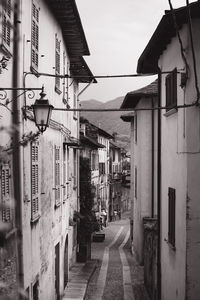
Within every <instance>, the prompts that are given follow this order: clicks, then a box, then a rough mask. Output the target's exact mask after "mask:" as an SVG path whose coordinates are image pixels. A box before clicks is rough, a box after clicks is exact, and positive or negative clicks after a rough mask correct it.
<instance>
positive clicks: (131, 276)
mask: <svg viewBox="0 0 200 300" xmlns="http://www.w3.org/2000/svg"><path fill="white" fill-rule="evenodd" d="M129 224H130V221H129V213H128V212H127V213H125V214H123V215H122V219H121V220H116V221H114V222H111V223H109V226H108V227H106V228H105V229H104V232H105V235H106V238H105V241H104V242H103V243H92V258H93V259H96V260H97V261H98V267H97V269H96V271H95V273H94V274H93V276H92V278H91V280H90V283H89V285H88V289H87V293H86V297H85V299H86V300H98V299H103V300H112V299H115V300H131V299H132V300H148V296H147V294H146V291H145V288H144V284H143V268H142V267H141V266H139V265H138V264H137V261H136V259H135V257H134V255H132V254H131V251H130V240H129V235H130V234H129Z"/></svg>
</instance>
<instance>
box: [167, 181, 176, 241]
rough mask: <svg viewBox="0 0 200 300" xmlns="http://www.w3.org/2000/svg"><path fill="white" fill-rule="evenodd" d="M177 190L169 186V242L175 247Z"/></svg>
mask: <svg viewBox="0 0 200 300" xmlns="http://www.w3.org/2000/svg"><path fill="white" fill-rule="evenodd" d="M175 210H176V190H175V189H173V188H171V187H169V188H168V242H169V243H170V244H171V245H172V246H173V247H175V222H176V215H175Z"/></svg>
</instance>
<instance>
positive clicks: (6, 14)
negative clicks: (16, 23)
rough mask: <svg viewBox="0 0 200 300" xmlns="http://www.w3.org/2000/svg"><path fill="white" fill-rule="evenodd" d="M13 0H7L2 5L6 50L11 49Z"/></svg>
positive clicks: (3, 42)
mask: <svg viewBox="0 0 200 300" xmlns="http://www.w3.org/2000/svg"><path fill="white" fill-rule="evenodd" d="M12 15H13V13H12V7H11V0H6V1H5V2H3V5H2V45H3V46H4V47H5V49H6V50H8V51H9V52H10V50H11V24H12V19H11V18H12Z"/></svg>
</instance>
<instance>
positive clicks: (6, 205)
mask: <svg viewBox="0 0 200 300" xmlns="http://www.w3.org/2000/svg"><path fill="white" fill-rule="evenodd" d="M1 198H2V221H3V222H11V207H10V206H11V203H10V201H11V190H10V167H9V165H8V164H5V165H3V166H2V169H1Z"/></svg>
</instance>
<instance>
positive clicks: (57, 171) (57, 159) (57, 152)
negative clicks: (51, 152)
mask: <svg viewBox="0 0 200 300" xmlns="http://www.w3.org/2000/svg"><path fill="white" fill-rule="evenodd" d="M55 204H56V205H58V204H60V147H55Z"/></svg>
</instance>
